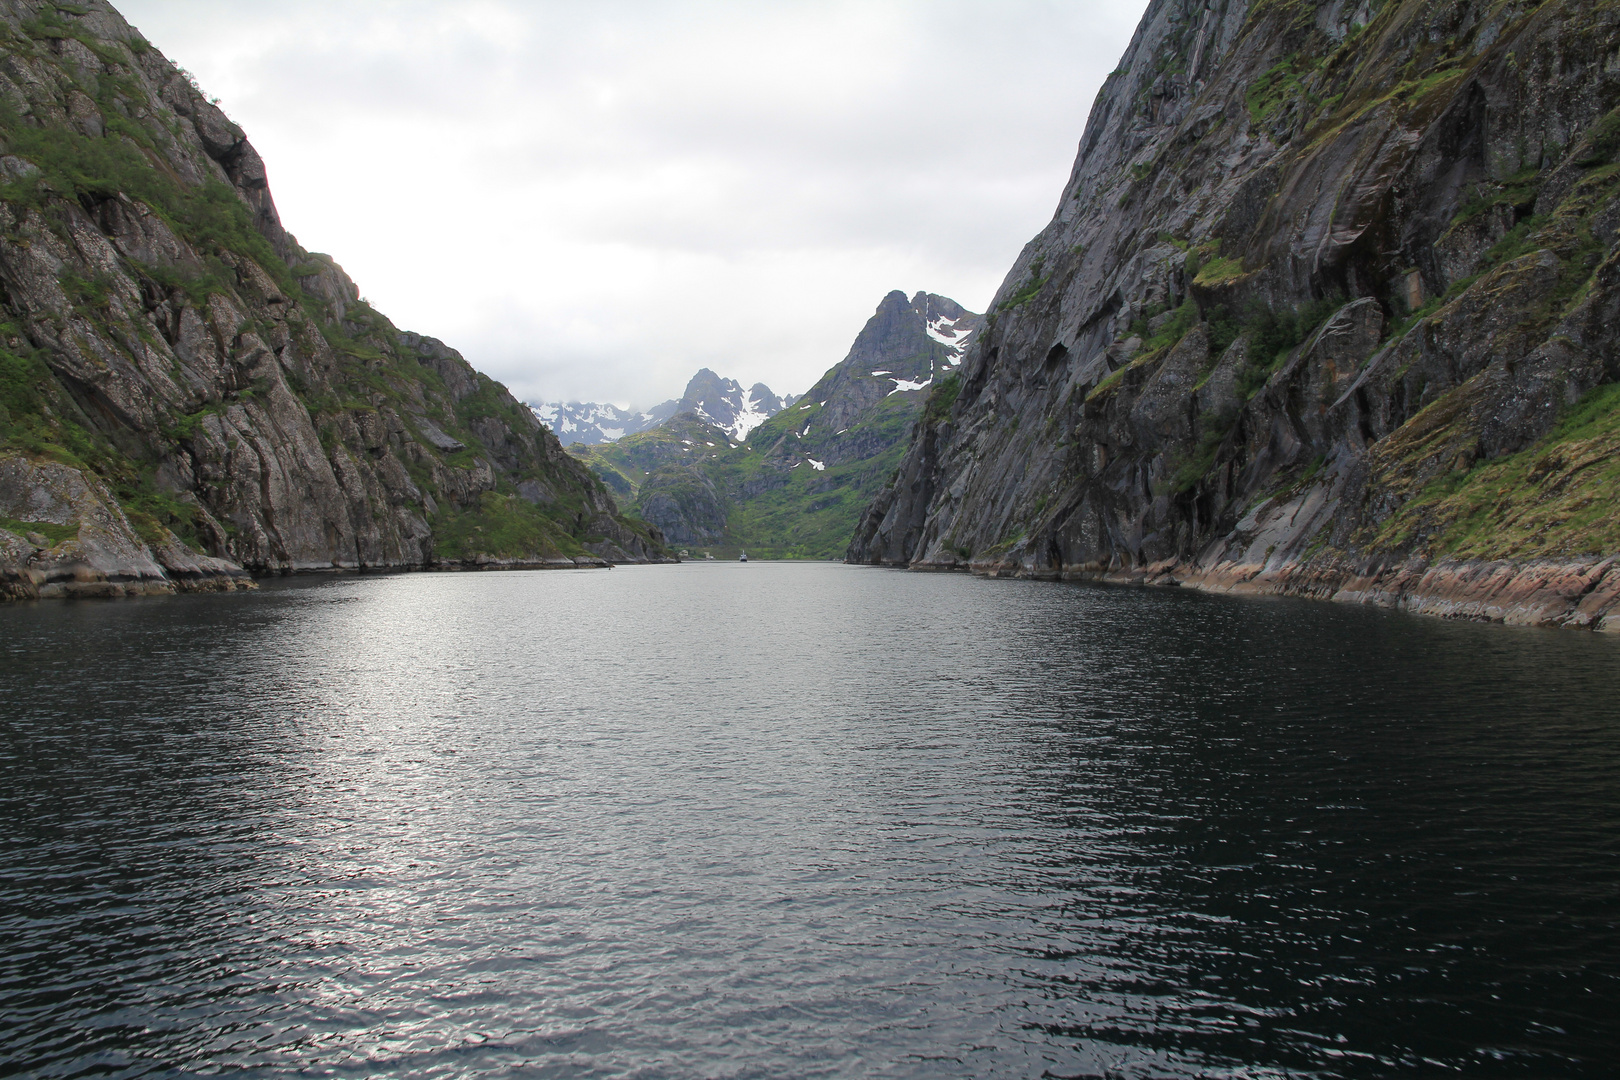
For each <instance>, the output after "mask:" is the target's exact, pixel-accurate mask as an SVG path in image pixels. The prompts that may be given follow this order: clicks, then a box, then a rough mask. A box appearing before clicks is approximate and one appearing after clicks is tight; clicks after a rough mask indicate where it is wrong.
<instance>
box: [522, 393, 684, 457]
mask: <svg viewBox="0 0 1620 1080" xmlns="http://www.w3.org/2000/svg"><path fill="white" fill-rule="evenodd" d="M666 404H673V402H668V403H666ZM529 411H530V412H532V413H534V415H535V418H536V419H538V420H539V421H540V422H541V423H542V424H544V425H546V427H548V428H550V429H551V431H552V434H554V435H556V436H557V441H558V442H560V443H562V444H563V445H564V446H568V445H569V444H571V443H585V444H586V445H591V444H595V443H605V442H612V441H614V440H615V439H622V438H624V437H625V436H626V435H629V434H632V433H633V432H637V431H645V430H646V429H647V428H649V427H651V426H652V425H653V424H656V423H658V422H659V421H660V420H662V419H663V418H664V417H665V416H668V415H670V414H669V413H668V412H665V413H664V414H663V415H662V416H660V415H656V410H654V411H649V412H637V411H633V410H630V409H621V408H619V406H617V405H613V404H603V403H600V402H595V401H583V402H582V401H569V402H561V401H536V402H531V403H530V405H529Z"/></svg>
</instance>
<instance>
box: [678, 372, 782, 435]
mask: <svg viewBox="0 0 1620 1080" xmlns="http://www.w3.org/2000/svg"><path fill="white" fill-rule="evenodd" d="M784 404H785V403H784V402H783V400H782V398H780V397H779V396H777V395H776V394H775V393H774V392H772V390H771V388H770V387H768V386H766V385H765V384H764V383H755V384H754V385H753V386H752V387H750V388H749V389H747V390H744V389H743V387H742V384H741V383H739V382H738V381H737V380H736V379H727V378H722V377H721V376H720V375H719V374H717V373H716V372H714V371H713V370H711V369H709V368H699V369H698V373H697V374H696V375H693V376H692V379H691V381H690V382H688V383H687V384H686V393H684V394H682V395H681V400H680V401H679V402H677V403H676V406H675V411H676V412H677V413H685V412H690V413H696V414H697V415H698V416H699V417H700V418H701V419H703V420H704V421H706V422H708V423H710V424H713V425H714V426H716V427H718V428H721V429H723V430H724V431H725V432H726V434H727V435H729V436H730V437H731V438H732V439H733V440H734V441H741V440H742V439H746V438H747V437H748V433H749V432H750V431H753V430H754V429H755V428H757V427H758V426H759V425H761V424H763V423H764V422H765V421H767V420H769V419H770V418H771V417H773V416H775V415H776V414H777V413H779V412H781V411H782V409H783V407H784Z"/></svg>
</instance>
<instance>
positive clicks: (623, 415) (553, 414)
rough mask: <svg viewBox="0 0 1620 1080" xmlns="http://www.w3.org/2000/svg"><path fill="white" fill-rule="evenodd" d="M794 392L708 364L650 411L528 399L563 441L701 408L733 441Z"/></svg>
mask: <svg viewBox="0 0 1620 1080" xmlns="http://www.w3.org/2000/svg"><path fill="white" fill-rule="evenodd" d="M794 400H795V399H794V398H793V396H792V395H788V396H787V397H777V396H776V395H775V394H774V393H772V392H771V388H770V387H768V386H766V385H765V384H764V383H755V384H754V385H753V386H752V387H751V388H749V389H748V390H744V389H743V388H742V384H741V383H739V382H737V381H736V380H735V379H722V378H721V377H720V376H719V375H716V374H715V373H714V372H712V371H710V370H709V369H708V368H703V369H702V370H700V371H699V372H698V373H697V374H696V375H694V376H692V380H691V381H690V382H688V383H687V384H686V393H684V394H682V395H681V398H680V400H679V401H665V402H663V403H662V404H659V405H654V406H653V407H652V408H650V409H647V410H645V411H637V410H634V409H621V408H619V407H618V406H617V405H611V404H608V405H603V404H599V403H597V402H594V401H586V402H581V401H570V402H568V403H566V404H564V403H562V402H556V401H553V402H545V401H536V402H533V403H531V404H530V405H529V408H530V409H531V410H533V411H534V415H535V416H537V417H539V418H540V422H541V423H543V424H545V425H546V426H547V427H549V428H550V429H551V430H552V432H553V433H554V434H555V435H556V436H557V441H558V442H560V443H562V444H563V445H564V446H567V445H569V444H570V443H583V444H585V445H586V446H595V445H598V444H600V443H609V442H615V441H617V440H619V439H622V438H624V437H625V436H626V435H634V434H635V433H636V432H638V431H646V430H647V429H648V428H651V427H656V426H658V425H659V424H662V423H663V422H664V421H665V420H668V419H669V418H670V417H672V416H674V415H675V414H677V413H684V412H690V413H696V414H697V415H698V417H699V418H700V419H702V420H703V421H704V422H706V423H710V424H713V425H715V426H716V427H719V428H724V429H725V431H726V434H728V435H730V436H731V438H732V440H733V441H736V442H740V441H742V440H743V439H745V438H747V437H748V433H749V432H750V431H752V430H754V429H755V428H756V427H758V426H759V425H761V424H763V423H764V422H765V421H767V420H769V419H770V418H771V417H773V416H775V415H776V414H777V413H779V412H781V411H782V410H783V409H785V408H787V407H788V406H789V405H791V404H793V402H794Z"/></svg>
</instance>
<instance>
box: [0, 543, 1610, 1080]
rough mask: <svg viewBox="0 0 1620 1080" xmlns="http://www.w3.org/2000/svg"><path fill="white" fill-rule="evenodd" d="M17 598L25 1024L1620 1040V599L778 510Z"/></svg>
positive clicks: (481, 1065)
mask: <svg viewBox="0 0 1620 1080" xmlns="http://www.w3.org/2000/svg"><path fill="white" fill-rule="evenodd" d="M0 649H3V650H4V651H3V653H0V676H3V681H0V693H3V695H4V696H3V699H0V704H3V719H0V1000H3V1001H4V1010H3V1012H0V1073H26V1074H32V1075H44V1076H70V1075H73V1076H78V1075H126V1076H132V1075H141V1074H145V1073H161V1072H166V1071H179V1072H186V1073H195V1072H212V1071H230V1072H233V1073H246V1074H249V1075H253V1074H265V1075H269V1074H272V1073H275V1074H279V1073H283V1072H285V1071H288V1070H290V1069H297V1070H302V1071H304V1072H307V1073H308V1074H310V1075H332V1076H348V1075H370V1074H373V1073H376V1072H391V1073H398V1074H412V1075H426V1076H469V1075H512V1076H548V1075H557V1076H638V1077H657V1076H739V1077H740V1076H777V1075H796V1076H817V1075H825V1076H868V1075H873V1076H953V1075H964V1076H990V1075H1004V1076H1037V1075H1041V1074H1042V1073H1043V1072H1050V1073H1051V1074H1053V1075H1065V1076H1070V1075H1091V1076H1104V1075H1108V1076H1130V1077H1134V1076H1165V1075H1171V1076H1174V1075H1182V1076H1197V1075H1208V1076H1243V1077H1263V1076H1283V1075H1289V1076H1310V1075H1323V1076H1339V1075H1346V1076H1349V1075H1365V1076H1385V1075H1389V1074H1391V1073H1392V1072H1402V1071H1411V1072H1413V1073H1427V1072H1432V1071H1435V1070H1437V1069H1442V1068H1444V1069H1457V1070H1462V1071H1465V1072H1468V1073H1469V1074H1470V1075H1475V1074H1477V1075H1493V1074H1494V1075H1555V1074H1561V1075H1603V1074H1604V1073H1605V1072H1606V1070H1607V1069H1609V1068H1610V1067H1612V1065H1611V1063H1612V1061H1613V1058H1614V1054H1615V1052H1616V1051H1617V1050H1620V1038H1617V1037H1616V1036H1615V1035H1614V1034H1613V1032H1612V1030H1611V1028H1612V1021H1611V1020H1610V1019H1609V1018H1610V1017H1611V1016H1612V1015H1613V1014H1614V1013H1616V1012H1617V1011H1620V1009H1617V1006H1620V993H1617V989H1620V935H1617V931H1616V923H1617V920H1620V901H1617V896H1620V866H1617V858H1620V813H1617V810H1620V789H1617V787H1616V783H1615V778H1616V775H1617V771H1616V765H1617V763H1620V705H1617V704H1616V703H1615V700H1614V689H1615V687H1616V686H1617V685H1620V680H1617V679H1616V675H1617V674H1620V642H1614V641H1609V640H1604V639H1597V638H1592V637H1590V636H1587V635H1581V634H1575V633H1547V632H1536V631H1523V630H1513V629H1507V628H1502V627H1479V626H1470V625H1457V624H1447V623H1441V622H1438V621H1432V620H1422V619H1415V618H1408V617H1403V616H1395V615H1388V614H1384V613H1380V612H1374V611H1366V610H1359V609H1351V608H1343V607H1336V606H1331V605H1320V604H1310V603H1303V602H1289V601H1271V602H1266V601H1233V600H1226V599H1221V598H1213V597H1203V596H1198V595H1192V594H1189V595H1181V594H1177V593H1165V592H1146V591H1138V590H1127V589H1106V588H1074V587H1062V586H1052V585H1042V584H1034V583H1025V582H989V581H982V580H977V579H970V578H965V577H956V576H934V575H916V574H904V573H892V572H882V571H873V570H863V569H856V568H846V567H841V566H829V565H825V564H773V563H757V562H756V563H750V564H748V565H746V566H737V565H734V564H719V565H716V564H709V565H703V564H689V565H686V566H681V567H649V568H620V569H617V570H614V571H612V572H610V573H609V572H601V571H593V572H578V573H574V572H547V573H531V574H479V575H423V576H396V577H375V578H338V579H333V580H327V581H319V582H309V581H302V582H297V583H292V584H272V585H271V586H270V587H268V588H266V589H265V590H264V591H263V592H261V593H259V594H255V595H250V596H245V597H244V596H235V597H231V596H227V597H176V598H165V599H152V600H142V601H130V602H122V603H78V604H67V603H58V604H41V605H33V606H23V607H12V608H5V609H0Z"/></svg>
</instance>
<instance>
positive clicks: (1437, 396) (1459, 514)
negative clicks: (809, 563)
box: [848, 0, 1620, 628]
mask: <svg viewBox="0 0 1620 1080" xmlns="http://www.w3.org/2000/svg"><path fill="white" fill-rule="evenodd" d="M1617 56H1620V8H1617V7H1616V6H1615V5H1612V4H1609V3H1601V2H1596V0H1549V2H1546V3H1502V2H1492V3H1485V2H1459V0H1425V2H1419V0H1408V2H1395V0H1387V2H1385V3H1382V4H1379V3H1371V2H1359V3H1354V2H1347V0H1332V2H1325V3H1305V2H1298V0H1259V2H1254V3H1250V2H1246V0H1209V2H1206V0H1154V2H1153V3H1152V4H1151V5H1150V6H1149V8H1148V11H1147V13H1146V15H1145V16H1144V18H1143V21H1142V23H1141V26H1140V27H1139V29H1138V30H1137V33H1136V36H1135V38H1134V39H1133V40H1132V42H1131V45H1130V48H1129V49H1128V51H1127V52H1126V54H1125V57H1124V59H1123V61H1122V62H1121V64H1120V67H1119V69H1118V70H1117V71H1115V72H1114V73H1113V74H1112V75H1111V76H1110V77H1109V79H1108V81H1107V83H1106V84H1105V86H1104V89H1103V91H1102V92H1101V94H1100V95H1099V97H1098V100H1097V103H1096V105H1095V107H1094V109H1093V111H1092V115H1091V119H1090V122H1089V123H1088V125H1087V128H1086V131H1085V134H1084V137H1083V139H1082V141H1081V144H1080V152H1079V157H1078V159H1077V161H1076V163H1075V167H1074V170H1073V173H1072V175H1071V177H1070V180H1069V183H1068V184H1067V186H1066V188H1065V190H1064V192H1063V194H1062V198H1061V200H1060V202H1059V205H1058V210H1057V213H1056V215H1055V216H1054V218H1053V220H1052V222H1051V224H1050V225H1048V226H1047V227H1046V229H1044V230H1043V231H1042V232H1041V233H1040V235H1038V236H1037V237H1036V238H1035V239H1034V240H1032V241H1031V242H1030V243H1029V245H1027V247H1026V248H1025V250H1024V251H1023V253H1022V254H1021V256H1020V257H1019V259H1018V261H1017V263H1016V264H1015V265H1014V267H1013V268H1012V271H1011V272H1010V273H1009V274H1008V276H1007V278H1006V280H1005V282H1004V283H1003V285H1002V287H1001V289H1000V290H999V292H998V293H997V295H996V298H995V301H994V304H993V307H992V310H991V313H990V316H989V321H988V324H987V326H986V328H985V330H984V332H983V333H982V334H981V335H980V337H979V339H978V341H977V342H976V343H975V345H974V347H973V349H972V350H971V351H970V353H969V355H968V357H967V358H966V360H965V362H964V364H963V368H962V372H961V377H960V381H959V383H957V384H955V385H953V386H952V387H950V388H949V389H948V391H947V390H946V389H945V388H941V390H939V391H936V395H937V396H936V400H935V403H934V406H933V407H931V408H930V410H929V414H928V416H927V417H926V418H925V419H924V421H922V422H921V423H919V425H918V427H917V429H916V431H915V434H914V439H913V442H912V445H911V448H910V450H909V451H908V454H907V456H906V459H905V461H904V463H903V464H902V466H901V469H900V473H899V476H898V477H897V479H896V482H895V483H894V484H893V485H892V486H891V487H890V488H889V489H888V490H887V491H886V492H884V493H883V494H882V495H881V496H879V498H878V499H877V500H875V501H874V503H873V504H872V506H871V507H869V509H868V511H867V513H866V515H865V516H864V518H863V520H862V522H861V524H860V526H859V528H858V529H857V532H856V535H855V538H854V540H853V542H852V544H851V545H850V549H849V553H848V558H849V559H850V560H851V561H855V562H866V563H884V564H891V565H909V566H913V567H918V568H939V569H945V568H969V567H971V568H973V569H975V570H978V571H981V572H986V573H994V574H1000V573H1011V574H1022V575H1031V576H1042V577H1087V576H1102V577H1112V578H1116V579H1126V580H1138V581H1163V582H1166V583H1169V582H1177V583H1187V584H1193V585H1197V586H1201V587H1205V588H1212V589H1238V590H1253V591H1272V592H1290V593H1300V594H1307V595H1315V596H1323V597H1337V598H1340V599H1347V600H1362V601H1373V602H1379V603H1386V604H1399V605H1403V606H1408V607H1412V608H1416V609H1419V610H1425V611H1432V612H1436V613H1440V614H1450V615H1461V616H1470V617H1480V618H1506V619H1510V620H1515V621H1527V622H1542V623H1562V624H1571V625H1586V626H1596V625H1603V626H1605V627H1606V628H1615V627H1616V626H1617V624H1620V615H1612V614H1610V612H1611V611H1613V610H1615V602H1616V598H1617V596H1620V560H1616V559H1615V558H1614V556H1616V555H1617V554H1620V483H1617V481H1620V467H1617V459H1616V450H1620V387H1617V386H1616V385H1615V383H1616V381H1617V380H1620V332H1617V330H1616V327H1617V326H1620V258H1617V255H1620V248H1617V245H1616V239H1617V237H1616V228H1617V226H1620V159H1617V152H1620V111H1617V110H1616V106H1617V105H1620V63H1617V62H1616V57H1617ZM953 395H954V396H953ZM1605 620H1606V621H1605Z"/></svg>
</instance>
